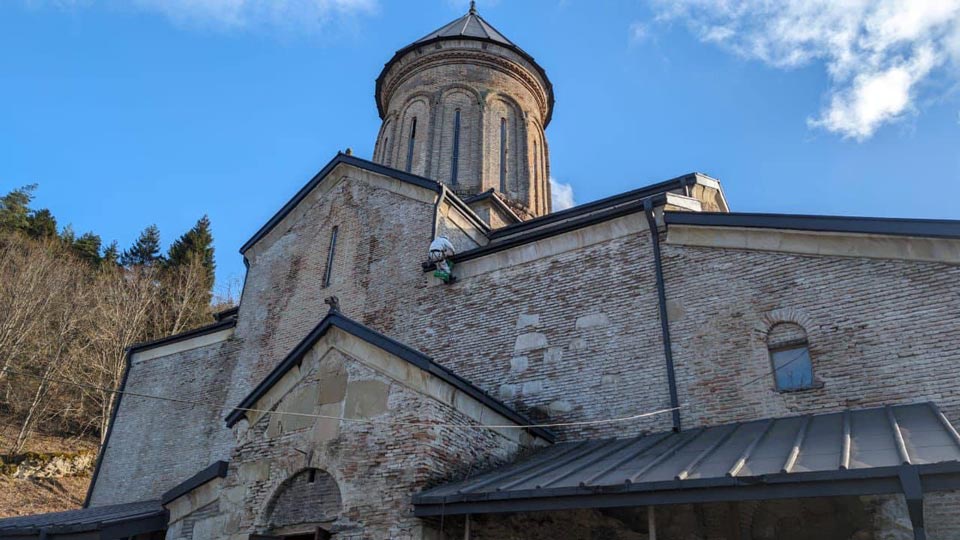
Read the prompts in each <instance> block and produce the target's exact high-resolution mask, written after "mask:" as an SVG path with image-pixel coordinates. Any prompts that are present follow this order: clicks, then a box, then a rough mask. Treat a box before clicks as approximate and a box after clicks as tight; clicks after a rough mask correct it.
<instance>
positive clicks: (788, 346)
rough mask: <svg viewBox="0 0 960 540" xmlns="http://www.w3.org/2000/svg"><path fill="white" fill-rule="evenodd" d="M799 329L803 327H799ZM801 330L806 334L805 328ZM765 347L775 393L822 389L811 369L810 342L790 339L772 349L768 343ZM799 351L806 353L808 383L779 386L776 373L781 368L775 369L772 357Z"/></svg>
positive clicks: (774, 361)
mask: <svg viewBox="0 0 960 540" xmlns="http://www.w3.org/2000/svg"><path fill="white" fill-rule="evenodd" d="M794 324H795V323H794ZM798 326H799V325H798ZM801 328H803V327H802V326H801ZM803 330H804V332H806V328H804V329H803ZM766 345H767V358H769V360H770V374H771V375H773V387H774V389H775V390H776V391H777V392H780V393H793V392H804V391H807V390H816V389H818V388H822V387H823V383H822V382H821V381H819V380H818V379H817V377H816V373H815V371H814V369H813V355H812V354H810V340H809V339H808V338H800V339H792V340H790V341H786V342H783V343H778V344H777V345H776V346H774V347H771V346H770V345H769V343H768V344H766ZM800 350H803V351H804V352H805V353H806V357H807V364H808V365H809V366H810V383H809V384H806V385H803V386H796V387H783V386H781V385H780V379H779V377H778V372H779V370H780V369H781V368H777V361H776V359H775V358H774V356H775V355H776V354H777V353H784V352H787V351H800ZM790 362H793V360H791V361H790Z"/></svg>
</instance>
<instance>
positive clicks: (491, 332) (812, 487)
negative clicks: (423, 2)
mask: <svg viewBox="0 0 960 540" xmlns="http://www.w3.org/2000/svg"><path fill="white" fill-rule="evenodd" d="M375 97H376V103H377V107H378V110H379V112H380V116H381V118H382V121H383V123H382V126H381V129H380V132H379V133H378V134H377V143H376V148H375V151H374V155H373V159H372V160H365V159H361V158H358V157H355V156H353V155H350V154H349V153H346V154H338V155H337V156H335V157H334V158H333V159H332V160H331V161H330V162H329V163H328V164H327V165H326V166H325V167H324V168H323V169H322V170H321V171H320V172H319V173H318V174H317V175H316V176H315V177H314V178H312V179H311V180H310V181H309V182H308V183H307V184H306V185H305V186H304V187H303V188H302V189H301V190H300V191H299V192H298V193H297V194H296V195H295V196H294V197H293V198H292V199H291V200H290V201H289V202H288V203H287V204H286V205H285V206H284V207H283V208H281V209H280V210H279V211H278V212H277V214H276V215H275V216H274V217H273V218H271V219H270V221H268V222H267V223H266V224H264V225H263V226H262V227H261V228H260V230H259V231H258V232H257V233H256V234H255V235H254V236H253V237H252V238H251V239H250V240H249V241H248V242H247V243H246V244H245V245H244V246H243V247H242V248H241V253H242V255H243V257H244V261H245V263H246V264H247V276H246V280H245V283H244V289H243V293H242V298H241V302H240V305H239V306H238V308H236V309H234V310H230V311H228V312H224V313H222V314H220V315H219V317H218V321H217V322H216V323H214V324H212V325H210V326H207V327H204V328H200V329H197V330H194V331H191V332H188V333H186V334H180V335H177V336H171V337H169V338H166V339H162V340H159V341H156V342H152V343H145V344H140V345H136V346H134V347H132V348H131V349H130V350H129V354H128V367H127V372H126V375H125V378H124V382H123V388H122V390H123V393H121V395H120V397H119V399H118V400H117V403H116V404H115V407H114V411H113V418H112V421H111V424H110V429H109V432H108V436H107V440H106V443H105V445H104V447H103V449H102V450H101V453H100V456H99V459H98V463H97V468H96V472H95V474H94V478H93V482H92V484H91V487H90V491H89V494H88V497H87V501H86V504H85V508H84V509H82V510H77V511H73V512H65V513H59V514H48V515H41V516H29V517H25V518H13V519H7V520H0V537H3V536H8V537H17V538H167V539H169V540H181V539H182V540H187V539H202V538H229V539H237V540H239V539H248V538H295V539H307V538H332V539H336V540H360V539H377V540H379V539H409V540H414V539H416V540H421V539H423V540H428V539H429V540H441V539H442V540H447V539H454V538H456V539H459V538H466V539H474V540H479V539H483V540H487V539H524V540H539V539H561V538H562V539H610V540H637V539H643V540H647V539H660V540H664V539H667V540H673V539H676V540H680V539H684V540H686V539H697V540H701V539H702V540H708V539H710V540H714V539H716V540H719V539H726V540H767V539H771V540H772V539H798V540H799V539H813V538H816V539H838V540H847V539H849V540H868V539H875V540H880V539H900V538H903V539H908V538H931V539H940V540H948V539H954V538H960V491H958V490H960V435H958V433H957V430H956V428H955V426H956V425H957V424H958V422H960V377H958V375H957V367H958V365H960V324H958V314H960V222H958V221H946V220H912V219H877V218H842V217H831V216H806V215H804V216H801V215H786V214H747V213H737V212H731V211H730V207H729V206H728V204H727V201H726V199H725V197H724V194H723V190H722V188H721V185H720V183H719V182H718V181H717V180H716V179H713V178H711V177H709V176H706V175H703V174H700V173H692V174H687V175H683V176H680V177H677V178H673V179H669V180H666V181H663V182H659V183H656V184H652V185H649V186H645V187H641V188H638V189H636V190H633V191H630V192H627V193H622V194H620V195H616V196H613V197H610V198H607V199H603V200H599V201H595V202H592V203H588V204H584V205H580V206H577V207H574V208H572V209H568V210H562V211H558V212H552V211H551V207H550V185H549V171H550V168H549V149H548V144H547V140H546V136H545V132H544V130H545V128H546V127H547V125H548V124H549V122H550V118H551V114H552V111H553V105H554V98H553V88H552V86H551V83H550V81H549V79H548V78H547V75H546V72H545V70H544V69H543V68H542V67H541V66H539V65H538V64H537V63H536V61H535V60H534V59H533V57H532V56H530V55H529V54H528V53H526V52H525V51H523V50H522V49H521V48H520V47H518V46H517V45H516V44H514V43H513V42H512V41H510V40H509V39H507V38H506V37H505V36H503V35H502V34H501V33H500V32H498V31H497V30H496V29H495V28H494V27H493V26H492V25H490V24H489V23H488V22H487V21H486V20H484V19H483V18H482V17H480V15H479V14H478V13H477V12H476V10H475V9H473V8H471V10H470V12H469V13H467V14H466V15H465V16H463V17H461V18H458V19H457V20H455V21H452V22H451V23H450V24H448V25H446V26H444V27H442V28H440V29H438V30H436V31H435V32H432V33H430V34H428V35H427V36H425V37H424V38H422V39H420V40H418V41H416V42H414V43H412V44H411V45H409V46H407V47H405V48H403V49H401V50H400V51H398V52H397V53H396V54H395V55H394V56H393V58H392V59H390V61H389V62H388V63H387V64H386V65H385V67H384V69H383V71H382V73H381V75H380V77H379V78H378V79H377V84H376V96H375ZM439 236H444V237H446V238H448V239H449V240H450V242H451V243H452V244H453V245H454V247H455V250H456V255H454V256H453V257H452V258H451V262H452V263H453V275H454V277H455V278H456V279H455V281H453V282H451V283H444V282H443V281H441V280H439V279H437V278H436V277H434V276H433V274H432V268H431V267H430V265H429V264H426V259H427V246H428V245H429V244H430V243H431V241H432V240H434V239H435V238H437V237H439ZM611 258H616V260H617V264H616V267H615V268H611V266H610V264H609V261H610V259H611ZM156 398H164V399H156Z"/></svg>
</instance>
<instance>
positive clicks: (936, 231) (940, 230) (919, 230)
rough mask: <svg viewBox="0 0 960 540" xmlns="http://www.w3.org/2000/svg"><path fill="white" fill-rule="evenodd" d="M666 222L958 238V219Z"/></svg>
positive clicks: (736, 217)
mask: <svg viewBox="0 0 960 540" xmlns="http://www.w3.org/2000/svg"><path fill="white" fill-rule="evenodd" d="M664 219H665V221H666V223H667V225H668V226H669V225H699V226H707V227H743V228H759V229H788V230H798V231H818V232H843V233H856V234H882V235H891V236H920V237H929V238H960V220H950V219H902V218H875V217H844V216H810V215H797V214H748V213H718V212H665V213H664Z"/></svg>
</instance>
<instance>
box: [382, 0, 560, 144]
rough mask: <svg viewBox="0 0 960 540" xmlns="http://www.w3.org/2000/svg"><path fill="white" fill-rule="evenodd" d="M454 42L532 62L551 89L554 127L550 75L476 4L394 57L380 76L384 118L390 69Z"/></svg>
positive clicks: (550, 90)
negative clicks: (416, 53) (486, 46)
mask: <svg viewBox="0 0 960 540" xmlns="http://www.w3.org/2000/svg"><path fill="white" fill-rule="evenodd" d="M454 39H473V40H478V41H485V42H487V43H495V44H497V45H500V46H503V47H506V48H508V49H510V50H512V51H514V52H516V53H517V54H519V55H520V56H521V57H522V58H523V59H525V60H526V61H528V62H530V64H532V65H533V67H534V68H535V69H536V70H537V72H538V73H539V74H540V76H541V77H542V78H543V80H544V82H545V83H546V85H547V87H546V92H547V99H548V101H549V106H548V112H547V118H546V122H545V123H544V126H546V124H549V123H550V117H551V116H552V115H553V85H552V84H551V83H550V79H548V78H547V72H546V71H544V69H543V68H542V67H540V64H538V63H537V61H536V60H534V59H533V57H532V56H530V54H528V53H527V52H526V51H524V50H523V49H521V48H520V47H518V46H517V44H515V43H514V42H512V41H510V40H509V39H507V37H506V36H504V35H503V34H502V33H500V31H499V30H497V29H496V28H494V27H493V25H491V24H490V23H488V22H487V21H486V20H484V18H483V17H481V16H480V14H479V13H477V8H476V5H475V2H470V11H468V12H467V14H466V15H464V16H462V17H458V18H457V19H455V20H453V21H450V22H449V23H447V24H445V25H443V26H441V27H440V28H438V29H436V30H434V31H433V32H430V33H429V34H427V35H425V36H423V37H422V38H420V39H418V40H416V41H414V42H413V43H411V44H409V45H407V46H406V47H404V48H402V49H400V50H399V51H397V52H396V54H394V55H393V58H391V59H390V61H389V62H387V63H386V64H385V65H384V66H383V70H382V71H381V72H380V76H379V77H377V89H376V95H375V99H376V101H377V110H378V112H379V113H380V118H383V116H384V112H385V111H384V110H383V104H382V103H381V102H380V97H379V96H380V89H381V86H382V84H383V78H384V76H385V75H386V74H387V72H388V71H390V68H391V67H392V66H393V64H394V63H395V62H397V61H398V60H399V59H400V58H402V57H403V56H404V55H405V54H407V53H408V52H410V51H412V50H415V49H417V48H419V47H423V46H424V45H428V44H431V43H436V42H438V41H444V40H454Z"/></svg>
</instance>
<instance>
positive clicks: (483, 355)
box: [390, 216, 670, 438]
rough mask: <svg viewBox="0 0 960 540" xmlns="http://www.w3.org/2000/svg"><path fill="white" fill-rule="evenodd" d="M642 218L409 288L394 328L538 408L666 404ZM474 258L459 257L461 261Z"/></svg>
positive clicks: (577, 416) (660, 421) (577, 413)
mask: <svg viewBox="0 0 960 540" xmlns="http://www.w3.org/2000/svg"><path fill="white" fill-rule="evenodd" d="M643 220H644V218H643V217H642V216H641V217H639V218H636V219H633V220H629V221H623V222H617V223H618V224H617V225H616V226H615V228H626V227H632V228H634V229H637V230H635V232H630V233H628V234H625V235H623V236H620V237H619V238H616V239H614V240H610V241H607V242H602V243H598V244H593V245H589V246H586V247H582V248H579V249H576V246H575V245H574V244H575V242H576V238H577V237H578V236H579V235H570V236H569V237H568V238H567V239H566V240H563V242H568V243H570V246H569V247H570V248H571V249H570V250H569V251H565V252H562V253H558V254H555V255H550V256H543V257H541V258H537V259H535V260H533V261H531V262H515V263H513V264H504V265H502V266H500V267H499V269H497V270H496V271H492V272H488V273H483V274H480V275H475V276H470V277H463V278H460V279H459V281H458V282H456V283H454V284H453V285H450V286H444V287H427V288H424V289H419V290H415V291H413V293H415V294H416V295H417V296H414V298H412V299H410V300H403V301H402V302H398V304H402V305H403V306H404V309H405V310H407V312H408V313H409V316H408V317H406V318H405V319H403V322H404V324H403V326H397V327H395V328H393V329H391V333H390V335H392V336H393V337H395V338H397V339H399V340H401V341H404V342H405V343H407V344H409V345H411V346H412V347H414V348H417V349H419V350H421V351H424V352H426V353H427V354H430V355H432V356H433V357H434V358H435V359H436V360H437V361H438V362H439V363H441V364H443V365H445V366H447V367H449V368H451V369H453V370H454V371H455V372H456V373H458V374H459V375H461V376H463V377H465V378H466V379H468V380H470V381H473V382H474V383H475V384H478V385H479V386H481V387H482V388H484V389H485V390H487V391H488V392H491V393H492V394H494V395H496V396H498V397H499V398H500V399H502V400H504V401H505V402H506V403H507V404H509V405H512V406H514V407H515V408H517V409H518V410H521V411H523V412H526V413H528V414H530V415H531V416H533V417H535V418H537V419H542V420H549V421H556V422H563V421H570V420H586V419H590V420H592V419H598V418H611V417H625V416H631V415H634V414H637V413H639V412H647V411H653V410H658V409H663V408H667V407H669V398H668V393H667V385H666V371H665V369H664V363H663V352H662V351H663V349H662V346H661V341H660V328H659V323H658V318H657V297H656V288H655V283H656V282H655V276H654V268H653V257H652V251H651V244H650V237H649V233H648V232H646V231H645V230H643V227H645V224H644V222H643ZM606 226H607V225H602V226H601V227H606ZM610 226H611V227H613V225H610ZM524 249H527V248H524V247H522V248H518V250H517V251H520V250H524ZM614 259H615V263H616V264H615V265H614V264H613V263H614ZM511 260H515V258H513V257H511ZM472 264H474V263H472V262H465V263H462V264H461V265H460V266H459V267H458V268H459V269H461V270H463V271H464V272H466V271H467V270H469V269H470V266H471V265H472ZM455 273H456V272H455ZM404 292H407V291H404ZM407 294H409V292H407ZM669 427H670V415H669V414H662V415H658V416H653V417H650V418H646V419H642V420H639V421H633V422H627V423H617V424H609V425H600V426H592V427H582V428H567V429H558V431H559V432H560V434H561V435H562V436H563V437H567V438H579V437H586V436H601V435H630V434H636V433H638V432H640V431H645V430H646V431H649V430H657V431H660V430H664V429H669Z"/></svg>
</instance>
